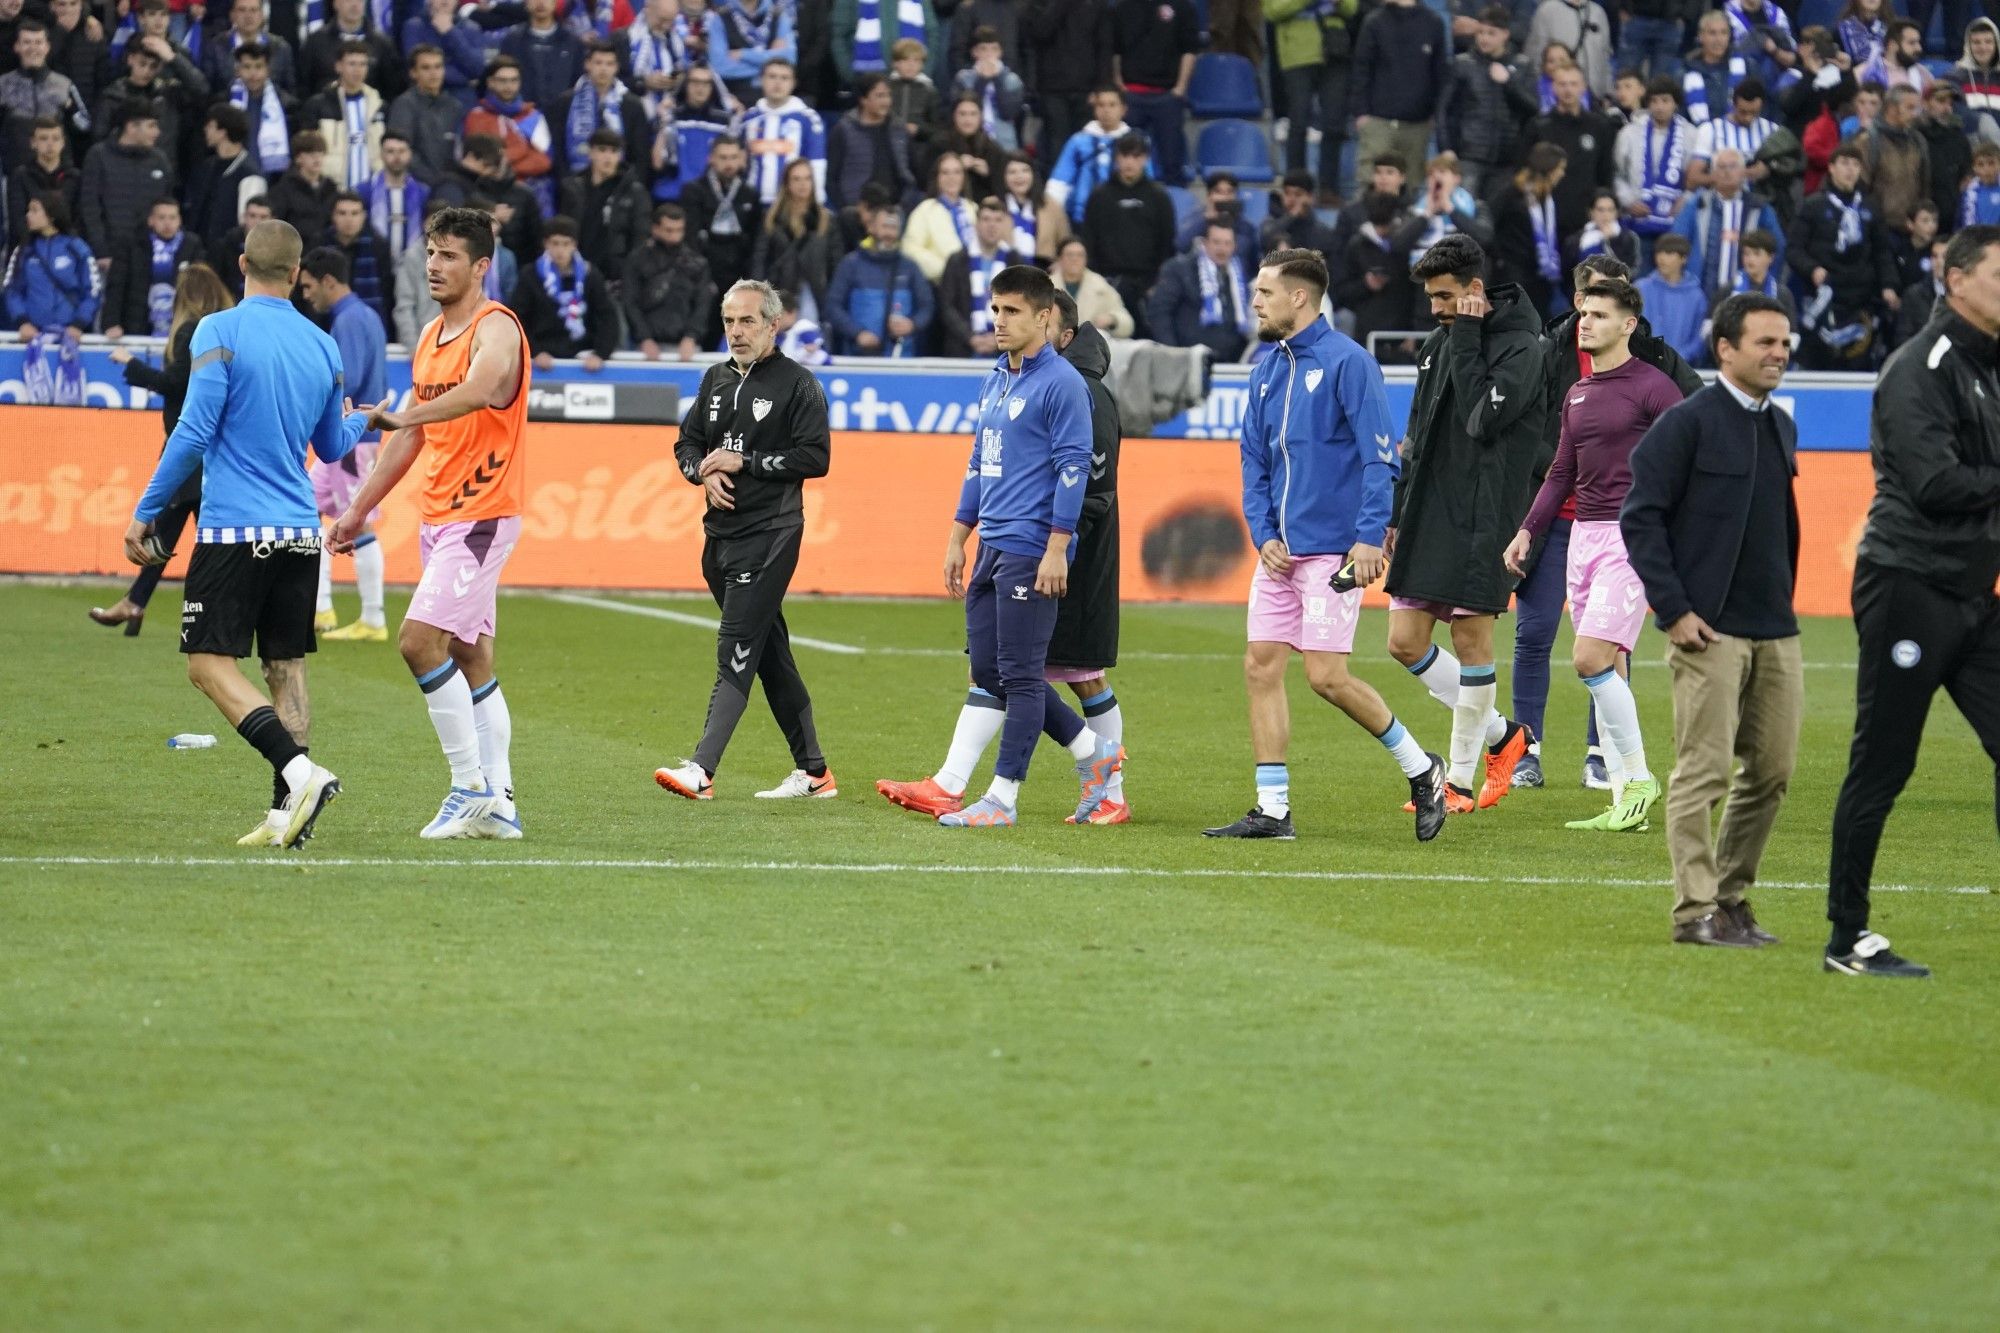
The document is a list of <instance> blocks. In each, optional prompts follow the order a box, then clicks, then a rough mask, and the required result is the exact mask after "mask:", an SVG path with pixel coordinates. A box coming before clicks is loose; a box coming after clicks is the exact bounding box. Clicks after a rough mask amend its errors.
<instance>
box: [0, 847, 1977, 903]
mask: <svg viewBox="0 0 2000 1333" xmlns="http://www.w3.org/2000/svg"><path fill="white" fill-rule="evenodd" d="M0 865H13V866H44V867H59V866H161V867H181V868H186V869H200V868H203V867H208V866H260V867H270V868H272V869H278V870H295V869H324V870H338V869H353V868H383V869H397V870H743V871H750V870H762V871H780V872H784V873H786V874H828V873H833V874H853V875H947V876H951V875H955V876H960V877H964V876H970V875H1047V876H1057V877H1064V878H1072V879H1100V878H1102V879H1244V880H1298V881H1303V882H1307V883H1318V884H1346V883H1353V882H1357V881H1369V880H1398V881H1401V882H1403V883H1408V884H1501V885H1506V884H1521V885H1528V886H1531V887H1535V888H1608V889H1665V888H1670V887H1671V884H1670V882H1669V881H1667V880H1660V879H1582V878H1576V877H1562V876H1553V875H1464V874H1411V873H1410V872H1408V871H1406V870H1386V871H1380V872H1377V871H1369V870H1231V869H1228V868H1227V867H1222V868H1217V869H1212V870H1205V869H1201V868H1199V867H1195V866H1181V867H1173V868H1167V867H1161V866H1017V865H992V866H968V865H919V864H912V863H909V862H895V861H876V862H848V861H714V860H683V859H680V858H671V857H670V858H652V859H631V860H609V859H594V858H588V857H586V858H581V859H577V860H566V859H563V858H559V857H522V856H511V857H494V858H493V859H491V860H485V859H481V858H477V857H441V858H438V859H436V860H432V859H429V858H426V857H418V856H347V857H327V858H324V859H318V858H311V857H305V856H299V857H277V856H244V857H240V858H239V857H227V856H0ZM1757 887H1758V888H1760V889H1813V890H1818V891H1822V892H1824V891H1825V889H1826V885H1825V884H1823V883H1821V882H1819V881H1817V880H1759V881H1757ZM1872 887H1873V888H1874V890H1875V891H1876V892H1878V893H1959V894H1991V893H1992V892H1993V890H1992V889H1990V888H1987V887H1985V886H1984V885H1979V884H1876V885H1874V886H1872Z"/></svg>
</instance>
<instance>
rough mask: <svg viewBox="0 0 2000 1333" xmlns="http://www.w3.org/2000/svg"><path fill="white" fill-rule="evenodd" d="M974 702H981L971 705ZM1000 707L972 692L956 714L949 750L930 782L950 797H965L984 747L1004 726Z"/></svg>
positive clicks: (989, 697)
mask: <svg viewBox="0 0 2000 1333" xmlns="http://www.w3.org/2000/svg"><path fill="white" fill-rule="evenodd" d="M975 699H976V700H979V701H981V702H978V703H975V702H973V701H974V700H975ZM999 703H1000V701H999V700H998V699H995V698H994V697H993V696H992V695H990V694H988V693H987V692H986V691H984V690H973V691H972V692H971V693H970V694H968V695H966V697H965V706H964V707H963V708H961V709H959V710H958V724H957V725H956V726H954V727H953V728H952V729H951V749H949V750H947V751H946V752H945V756H944V764H943V766H942V767H940V768H939V769H938V771H937V772H936V773H935V774H934V775H933V776H932V778H931V781H933V782H935V783H937V785H938V786H939V787H941V788H942V789H944V790H945V791H948V792H950V793H951V794H952V795H953V796H962V795H964V794H965V788H966V785H967V784H968V783H970V782H971V781H972V770H973V769H975V768H977V767H979V760H980V757H981V756H982V755H984V754H985V753H986V747H987V746H989V745H991V744H993V738H994V737H995V736H998V735H999V734H1000V728H1001V727H1003V726H1005V725H1006V724H1007V710H1006V709H1004V708H1001V707H999Z"/></svg>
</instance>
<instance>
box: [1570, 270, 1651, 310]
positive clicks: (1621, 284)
mask: <svg viewBox="0 0 2000 1333" xmlns="http://www.w3.org/2000/svg"><path fill="white" fill-rule="evenodd" d="M1583 295H1584V297H1585V298H1588V297H1592V296H1596V297H1601V298H1603V299H1604V300H1606V301H1609V302H1611V304H1613V305H1615V306H1617V307H1618V308H1619V309H1620V310H1623V311H1624V312H1625V313H1626V314H1628V315H1643V314H1645V313H1646V298H1645V297H1643V296H1641V295H1639V289H1638V288H1637V287H1634V286H1633V285H1632V284H1631V283H1629V282H1626V281H1625V280H1624V279H1622V278H1604V279H1600V280H1599V281H1597V282H1593V283H1591V284H1590V285H1589V286H1588V287H1586V288H1584V289H1583Z"/></svg>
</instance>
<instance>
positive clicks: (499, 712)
mask: <svg viewBox="0 0 2000 1333" xmlns="http://www.w3.org/2000/svg"><path fill="white" fill-rule="evenodd" d="M483 688H484V690H485V693H484V694H481V695H480V696H479V697H478V698H477V699H475V700H473V703H472V721H473V725H474V726H475V727H476V728H477V729H478V732H479V768H480V771H481V772H483V773H484V774H485V775H486V787H487V789H488V790H489V791H492V792H494V793H496V794H498V795H499V796H501V797H503V798H506V799H512V796H513V791H514V767H513V764H512V762H511V761H510V760H509V759H508V757H507V750H508V747H509V746H511V745H512V744H513V743H514V715H513V713H511V712H509V711H508V708H507V696H506V695H504V694H502V693H500V681H499V678H498V677H495V678H494V679H492V680H489V681H487V682H486V684H485V686H484V687H483Z"/></svg>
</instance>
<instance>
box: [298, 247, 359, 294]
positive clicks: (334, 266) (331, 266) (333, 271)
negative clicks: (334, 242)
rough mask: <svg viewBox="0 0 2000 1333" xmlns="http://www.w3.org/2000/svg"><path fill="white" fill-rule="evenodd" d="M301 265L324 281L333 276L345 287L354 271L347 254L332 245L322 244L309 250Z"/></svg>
mask: <svg viewBox="0 0 2000 1333" xmlns="http://www.w3.org/2000/svg"><path fill="white" fill-rule="evenodd" d="M299 267H300V268H301V269H304V270H305V271H306V272H307V273H310V274H312V275H313V276H314V277H315V278H318V279H319V280H320V281H322V282H324V281H326V280H327V279H328V278H332V279H333V280H334V281H335V282H337V283H339V284H340V285H341V286H343V287H345V286H346V285H347V280H348V277H349V275H350V274H351V272H352V270H351V268H350V267H349V265H348V262H347V256H346V255H345V254H343V253H341V252H340V251H339V250H336V249H335V248H334V247H332V246H330V245H322V246H319V247H318V248H317V249H314V250H311V251H308V252H307V254H306V257H305V258H304V259H303V260H302V261H300V263H299Z"/></svg>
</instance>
